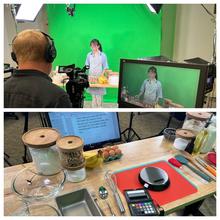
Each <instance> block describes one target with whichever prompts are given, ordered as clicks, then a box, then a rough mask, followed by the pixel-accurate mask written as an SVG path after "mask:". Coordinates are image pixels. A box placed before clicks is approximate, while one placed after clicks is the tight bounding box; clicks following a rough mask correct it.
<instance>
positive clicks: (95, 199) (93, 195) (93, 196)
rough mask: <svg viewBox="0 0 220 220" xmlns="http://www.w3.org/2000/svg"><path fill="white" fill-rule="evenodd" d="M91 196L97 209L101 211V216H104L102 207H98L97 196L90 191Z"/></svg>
mask: <svg viewBox="0 0 220 220" xmlns="http://www.w3.org/2000/svg"><path fill="white" fill-rule="evenodd" d="M91 196H92V198H93V199H94V201H95V203H96V205H97V207H98V208H99V211H100V212H101V213H102V216H105V213H104V211H103V209H102V208H101V207H100V205H99V203H98V199H97V197H96V194H95V192H92V193H91Z"/></svg>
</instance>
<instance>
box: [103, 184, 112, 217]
mask: <svg viewBox="0 0 220 220" xmlns="http://www.w3.org/2000/svg"><path fill="white" fill-rule="evenodd" d="M99 197H100V198H101V199H103V200H104V201H105V202H106V204H107V206H108V208H109V211H110V213H111V215H112V216H115V213H114V212H113V210H112V208H111V206H110V205H109V203H108V201H107V198H108V191H107V189H106V188H105V187H104V186H100V187H99Z"/></svg>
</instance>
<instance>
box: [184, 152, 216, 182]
mask: <svg viewBox="0 0 220 220" xmlns="http://www.w3.org/2000/svg"><path fill="white" fill-rule="evenodd" d="M182 153H183V154H184V156H185V158H186V159H187V160H189V161H190V163H192V164H193V165H194V166H195V167H196V168H198V169H199V170H200V171H201V172H203V173H205V174H206V175H208V176H209V177H210V178H211V179H212V180H214V181H215V180H216V179H215V178H213V176H210V173H209V172H208V171H207V169H205V168H204V167H203V166H201V164H200V163H199V164H198V162H197V161H196V160H195V159H194V158H193V157H192V155H191V154H189V153H188V152H186V151H182Z"/></svg>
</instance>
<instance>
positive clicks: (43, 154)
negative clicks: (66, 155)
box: [29, 145, 61, 175]
mask: <svg viewBox="0 0 220 220" xmlns="http://www.w3.org/2000/svg"><path fill="white" fill-rule="evenodd" d="M29 150H30V153H31V156H32V159H33V162H34V165H35V168H36V170H37V172H38V173H41V174H43V175H53V174H56V173H58V172H60V170H61V164H60V157H59V152H58V150H57V147H56V145H54V146H51V147H48V148H40V149H38V148H31V147H29Z"/></svg>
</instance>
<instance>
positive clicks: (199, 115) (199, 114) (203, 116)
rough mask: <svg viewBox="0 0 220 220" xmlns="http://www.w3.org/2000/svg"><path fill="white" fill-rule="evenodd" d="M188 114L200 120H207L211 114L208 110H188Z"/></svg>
mask: <svg viewBox="0 0 220 220" xmlns="http://www.w3.org/2000/svg"><path fill="white" fill-rule="evenodd" d="M186 115H187V116H188V117H189V118H193V119H195V120H199V121H206V120H208V119H209V118H210V116H211V114H210V113H208V112H187V113H186Z"/></svg>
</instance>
